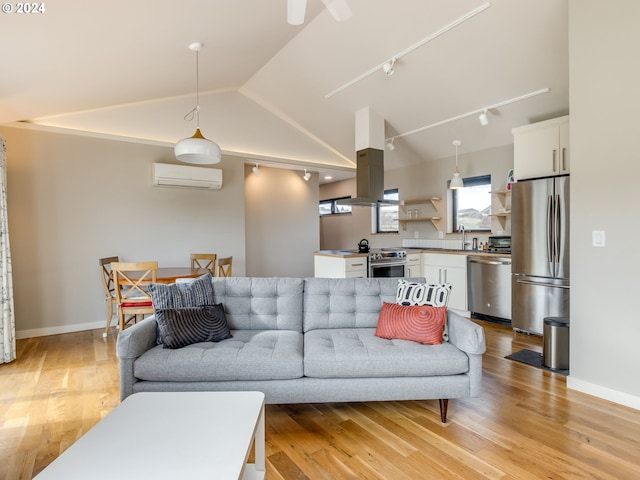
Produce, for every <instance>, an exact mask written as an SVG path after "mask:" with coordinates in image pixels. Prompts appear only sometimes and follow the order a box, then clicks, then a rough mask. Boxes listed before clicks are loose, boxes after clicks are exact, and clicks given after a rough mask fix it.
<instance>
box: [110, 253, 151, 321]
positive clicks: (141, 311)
mask: <svg viewBox="0 0 640 480" xmlns="http://www.w3.org/2000/svg"><path fill="white" fill-rule="evenodd" d="M157 273H158V262H113V263H112V264H111V275H112V277H113V284H114V286H115V292H116V302H117V305H118V328H119V329H120V331H122V330H124V329H125V327H126V326H127V324H128V323H130V322H131V321H133V323H136V322H137V320H138V315H142V316H144V315H146V314H153V302H152V300H151V294H150V293H149V292H148V291H147V289H146V288H145V287H146V286H147V285H149V284H150V283H155V282H156V279H157ZM127 317H128V318H127Z"/></svg>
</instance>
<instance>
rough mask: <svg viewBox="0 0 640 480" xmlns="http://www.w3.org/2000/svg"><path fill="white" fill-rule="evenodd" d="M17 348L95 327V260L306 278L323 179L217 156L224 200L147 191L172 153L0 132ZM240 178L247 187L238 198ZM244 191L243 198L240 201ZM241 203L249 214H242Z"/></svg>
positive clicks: (101, 307)
mask: <svg viewBox="0 0 640 480" xmlns="http://www.w3.org/2000/svg"><path fill="white" fill-rule="evenodd" d="M0 134H2V136H3V137H4V138H5V140H6V142H7V182H8V205H9V229H10V242H11V250H12V260H13V284H14V300H15V314H16V332H17V336H18V338H24V337H30V336H38V335H49V334H55V333H63V332H69V331H77V330H86V329H92V328H101V327H102V326H103V325H104V322H105V317H106V309H105V304H104V300H103V295H102V287H101V285H100V276H99V273H98V258H100V257H107V256H113V255H118V256H119V257H120V258H121V259H122V260H124V261H143V260H157V261H158V262H159V265H160V266H165V267H170V266H187V265H189V254H190V253H192V252H199V253H206V252H212V253H217V254H218V255H220V256H229V255H231V256H233V273H234V276H244V275H254V276H272V275H273V276H283V277H286V276H288V277H297V276H302V277H303V276H313V255H312V253H313V252H314V251H315V250H317V249H318V246H319V241H318V238H319V220H318V176H317V174H316V175H313V176H312V178H311V180H310V181H309V182H305V181H304V180H303V179H302V173H301V172H297V171H289V170H280V169H269V168H265V167H262V168H261V173H260V175H259V176H256V175H253V174H250V172H251V169H250V168H249V167H247V168H245V166H244V161H243V160H241V159H238V158H237V157H227V156H223V158H222V162H221V163H220V164H218V165H215V166H214V167H215V168H220V169H222V171H223V187H222V189H221V190H219V191H201V190H194V189H177V188H157V187H152V186H151V179H152V164H153V163H154V162H166V163H177V162H175V159H174V156H173V148H170V147H165V146H153V145H146V144H142V143H133V142H125V141H118V140H110V139H100V138H93V137H89V136H81V135H74V134H69V133H59V132H51V131H41V130H37V129H32V128H18V127H9V126H2V127H0ZM245 180H246V188H245ZM245 193H246V195H245ZM245 200H246V204H245Z"/></svg>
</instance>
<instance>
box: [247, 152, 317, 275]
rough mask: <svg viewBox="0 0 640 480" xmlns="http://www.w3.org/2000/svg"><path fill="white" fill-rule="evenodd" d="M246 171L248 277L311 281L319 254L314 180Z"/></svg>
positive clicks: (270, 170) (291, 173) (283, 172)
mask: <svg viewBox="0 0 640 480" xmlns="http://www.w3.org/2000/svg"><path fill="white" fill-rule="evenodd" d="M252 168H253V165H247V166H246V167H245V175H246V181H245V203H246V243H247V275H248V276H251V277H271V276H279V277H313V252H314V251H316V250H318V248H319V237H320V235H319V228H320V227H319V221H318V175H317V174H313V175H312V176H311V179H309V181H308V182H305V181H304V179H303V178H302V175H303V172H301V171H293V170H283V169H279V168H267V167H260V174H259V175H255V174H254V173H253V172H252V170H251V169H252Z"/></svg>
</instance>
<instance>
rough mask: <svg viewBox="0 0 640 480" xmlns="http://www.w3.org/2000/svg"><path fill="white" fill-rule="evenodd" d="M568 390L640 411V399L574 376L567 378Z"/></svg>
mask: <svg viewBox="0 0 640 480" xmlns="http://www.w3.org/2000/svg"><path fill="white" fill-rule="evenodd" d="M567 388H570V389H571V390H577V391H579V392H582V393H587V394H589V395H593V396H594V397H598V398H603V399H605V400H609V401H611V402H614V403H619V404H620V405H624V406H626V407H631V408H635V409H636V410H640V397H636V396H635V395H631V394H628V393H625V392H620V391H618V390H613V389H611V388H607V387H603V386H601V385H596V384H595V383H589V382H585V381H584V380H580V379H578V378H575V377H574V376H573V375H569V376H568V377H567Z"/></svg>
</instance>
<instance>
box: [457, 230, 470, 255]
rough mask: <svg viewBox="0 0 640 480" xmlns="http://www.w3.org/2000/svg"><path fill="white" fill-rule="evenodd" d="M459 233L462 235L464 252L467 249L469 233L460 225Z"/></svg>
mask: <svg viewBox="0 0 640 480" xmlns="http://www.w3.org/2000/svg"><path fill="white" fill-rule="evenodd" d="M458 231H459V232H461V233H462V250H466V249H467V245H468V243H467V232H466V231H465V229H464V225H462V224H460V228H459V229H458Z"/></svg>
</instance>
